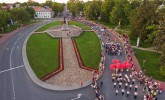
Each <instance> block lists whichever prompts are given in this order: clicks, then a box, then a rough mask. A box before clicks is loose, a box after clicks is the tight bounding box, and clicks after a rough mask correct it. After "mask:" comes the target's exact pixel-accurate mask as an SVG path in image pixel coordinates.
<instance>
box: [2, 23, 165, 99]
mask: <svg viewBox="0 0 165 100" xmlns="http://www.w3.org/2000/svg"><path fill="white" fill-rule="evenodd" d="M45 23H46V22H42V23H37V24H35V25H30V26H29V27H27V28H25V29H22V30H21V31H19V32H18V33H16V35H14V36H13V37H12V38H10V40H8V41H7V42H6V43H5V44H4V46H3V48H2V49H1V50H0V100H94V99H95V91H94V90H93V89H92V88H91V86H87V87H85V88H82V89H77V90H72V91H52V90H47V89H44V88H41V87H40V86H38V85H36V84H35V83H33V82H32V81H31V79H30V78H29V75H28V74H27V72H26V70H25V68H24V65H23V61H22V46H23V42H24V40H25V39H26V37H27V36H28V35H29V34H30V33H31V32H32V31H33V30H35V29H36V28H37V27H39V26H41V25H43V24H45ZM113 58H114V56H108V55H106V67H105V71H104V73H103V76H102V77H101V78H100V80H99V81H103V82H104V85H103V88H101V94H103V95H104V96H105V100H115V99H116V100H133V97H130V98H127V97H126V96H121V95H120V96H115V95H114V93H115V90H114V89H113V83H112V82H111V73H112V72H111V71H110V70H109V64H110V63H111V60H112V59H113ZM117 58H118V59H120V60H122V61H123V60H124V55H122V56H120V57H117ZM11 69H12V70H11ZM98 83H99V82H98ZM78 94H82V96H81V97H80V98H79V99H76V97H77V95H78ZM163 97H165V94H162V95H160V96H159V98H158V100H164V99H163ZM138 100H142V95H141V96H140V97H139V98H138Z"/></svg>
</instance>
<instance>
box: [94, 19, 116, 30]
mask: <svg viewBox="0 0 165 100" xmlns="http://www.w3.org/2000/svg"><path fill="white" fill-rule="evenodd" d="M94 22H97V23H99V24H103V25H105V26H107V27H109V28H112V29H114V28H115V27H116V25H113V24H110V23H106V22H101V21H99V20H94Z"/></svg>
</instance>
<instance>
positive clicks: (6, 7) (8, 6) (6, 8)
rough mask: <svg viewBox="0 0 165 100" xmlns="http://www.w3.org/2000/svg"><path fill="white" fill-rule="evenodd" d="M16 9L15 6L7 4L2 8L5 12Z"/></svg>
mask: <svg viewBox="0 0 165 100" xmlns="http://www.w3.org/2000/svg"><path fill="white" fill-rule="evenodd" d="M13 8H14V4H6V5H5V6H2V9H4V10H10V9H13Z"/></svg>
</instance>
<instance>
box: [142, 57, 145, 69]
mask: <svg viewBox="0 0 165 100" xmlns="http://www.w3.org/2000/svg"><path fill="white" fill-rule="evenodd" d="M145 63H146V60H145V59H143V66H142V68H143V69H144V64H145Z"/></svg>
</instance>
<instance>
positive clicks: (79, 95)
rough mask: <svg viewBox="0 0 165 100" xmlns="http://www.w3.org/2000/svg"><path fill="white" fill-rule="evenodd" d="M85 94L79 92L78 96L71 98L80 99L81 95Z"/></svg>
mask: <svg viewBox="0 0 165 100" xmlns="http://www.w3.org/2000/svg"><path fill="white" fill-rule="evenodd" d="M82 95H83V94H81V93H80V94H77V97H76V98H73V99H71V100H77V99H79V98H81V96H82Z"/></svg>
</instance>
